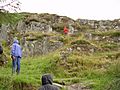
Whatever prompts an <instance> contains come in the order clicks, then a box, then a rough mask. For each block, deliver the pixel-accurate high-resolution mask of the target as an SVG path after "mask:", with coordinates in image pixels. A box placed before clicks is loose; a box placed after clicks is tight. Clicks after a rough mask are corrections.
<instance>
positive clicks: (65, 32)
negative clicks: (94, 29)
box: [63, 26, 69, 34]
mask: <svg viewBox="0 0 120 90" xmlns="http://www.w3.org/2000/svg"><path fill="white" fill-rule="evenodd" d="M63 32H64V34H68V32H69V30H68V28H67V27H66V26H65V27H64V30H63Z"/></svg>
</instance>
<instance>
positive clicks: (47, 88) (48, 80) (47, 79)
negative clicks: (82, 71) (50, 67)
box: [38, 74, 59, 90]
mask: <svg viewBox="0 0 120 90" xmlns="http://www.w3.org/2000/svg"><path fill="white" fill-rule="evenodd" d="M38 90H59V88H58V87H57V86H54V85H53V79H52V76H51V75H49V74H48V75H43V76H42V86H41V87H40V88H39V89H38Z"/></svg>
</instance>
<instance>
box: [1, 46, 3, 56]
mask: <svg viewBox="0 0 120 90" xmlns="http://www.w3.org/2000/svg"><path fill="white" fill-rule="evenodd" d="M2 53H3V48H2V46H0V54H2Z"/></svg>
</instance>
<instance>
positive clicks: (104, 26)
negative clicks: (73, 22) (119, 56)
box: [77, 19, 120, 31]
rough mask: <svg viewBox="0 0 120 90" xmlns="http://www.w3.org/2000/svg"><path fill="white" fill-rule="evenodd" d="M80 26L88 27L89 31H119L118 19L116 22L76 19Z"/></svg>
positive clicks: (119, 20)
mask: <svg viewBox="0 0 120 90" xmlns="http://www.w3.org/2000/svg"><path fill="white" fill-rule="evenodd" d="M77 21H78V22H79V23H80V24H81V25H89V26H90V27H91V29H97V30H100V31H108V30H119V31H120V19H116V20H113V21H111V20H99V21H97V20H87V19H78V20H77Z"/></svg>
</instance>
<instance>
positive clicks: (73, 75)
mask: <svg viewBox="0 0 120 90" xmlns="http://www.w3.org/2000/svg"><path fill="white" fill-rule="evenodd" d="M13 16H14V15H13ZM18 19H19V18H18ZM15 20H16V19H15ZM13 22H14V20H13ZM1 23H3V22H1ZM105 35H106V34H105ZM107 35H108V34H107ZM114 35H119V33H117V34H113V36H114ZM74 39H75V40H79V39H84V38H83V35H81V36H80V37H79V36H78V37H75V38H74ZM64 40H65V41H64ZM64 40H63V41H64V42H65V43H67V46H70V45H69V44H70V43H71V42H73V38H71V37H65V39H64ZM102 43H103V42H102ZM95 44H96V43H95ZM103 44H104V43H103ZM67 46H66V47H67ZM97 46H98V45H97ZM64 48H65V47H64ZM7 50H8V49H7V48H6V52H7ZM59 53H60V52H59V50H58V51H56V52H54V53H50V54H49V55H46V56H37V57H28V58H23V59H22V60H21V74H20V75H18V76H17V75H11V61H10V60H9V62H8V64H7V65H6V66H5V67H0V90H12V89H13V86H14V84H22V83H24V84H30V85H32V86H35V87H36V88H38V87H39V85H40V84H41V80H40V78H41V76H42V75H43V74H44V73H51V74H53V75H54V80H55V82H59V83H60V82H65V84H72V83H79V82H82V83H85V84H88V85H89V86H91V87H92V88H93V90H104V88H105V87H104V86H105V85H106V84H108V83H110V82H112V81H113V80H114V79H118V78H120V75H119V74H118V73H120V71H119V67H120V64H119V63H116V61H118V60H115V61H114V59H113V60H112V59H104V57H105V56H112V55H113V54H116V53H119V52H117V51H110V52H104V53H103V52H101V53H100V52H98V53H94V54H91V55H79V52H76V51H75V52H74V53H72V55H71V56H69V57H68V59H69V60H68V61H67V63H66V64H65V65H61V63H62V61H61V60H60V56H59ZM101 58H102V59H101ZM108 63H113V64H114V65H113V66H111V68H110V69H108V67H107V68H106V69H105V68H101V66H107V64H108ZM71 64H72V66H71V67H70V65H71ZM82 64H83V65H82ZM79 66H80V67H79ZM99 66H100V68H99ZM69 67H70V68H69ZM113 88H114V86H113ZM18 90H19V89H18ZM111 90H112V89H111ZM113 90H117V89H113Z"/></svg>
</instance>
